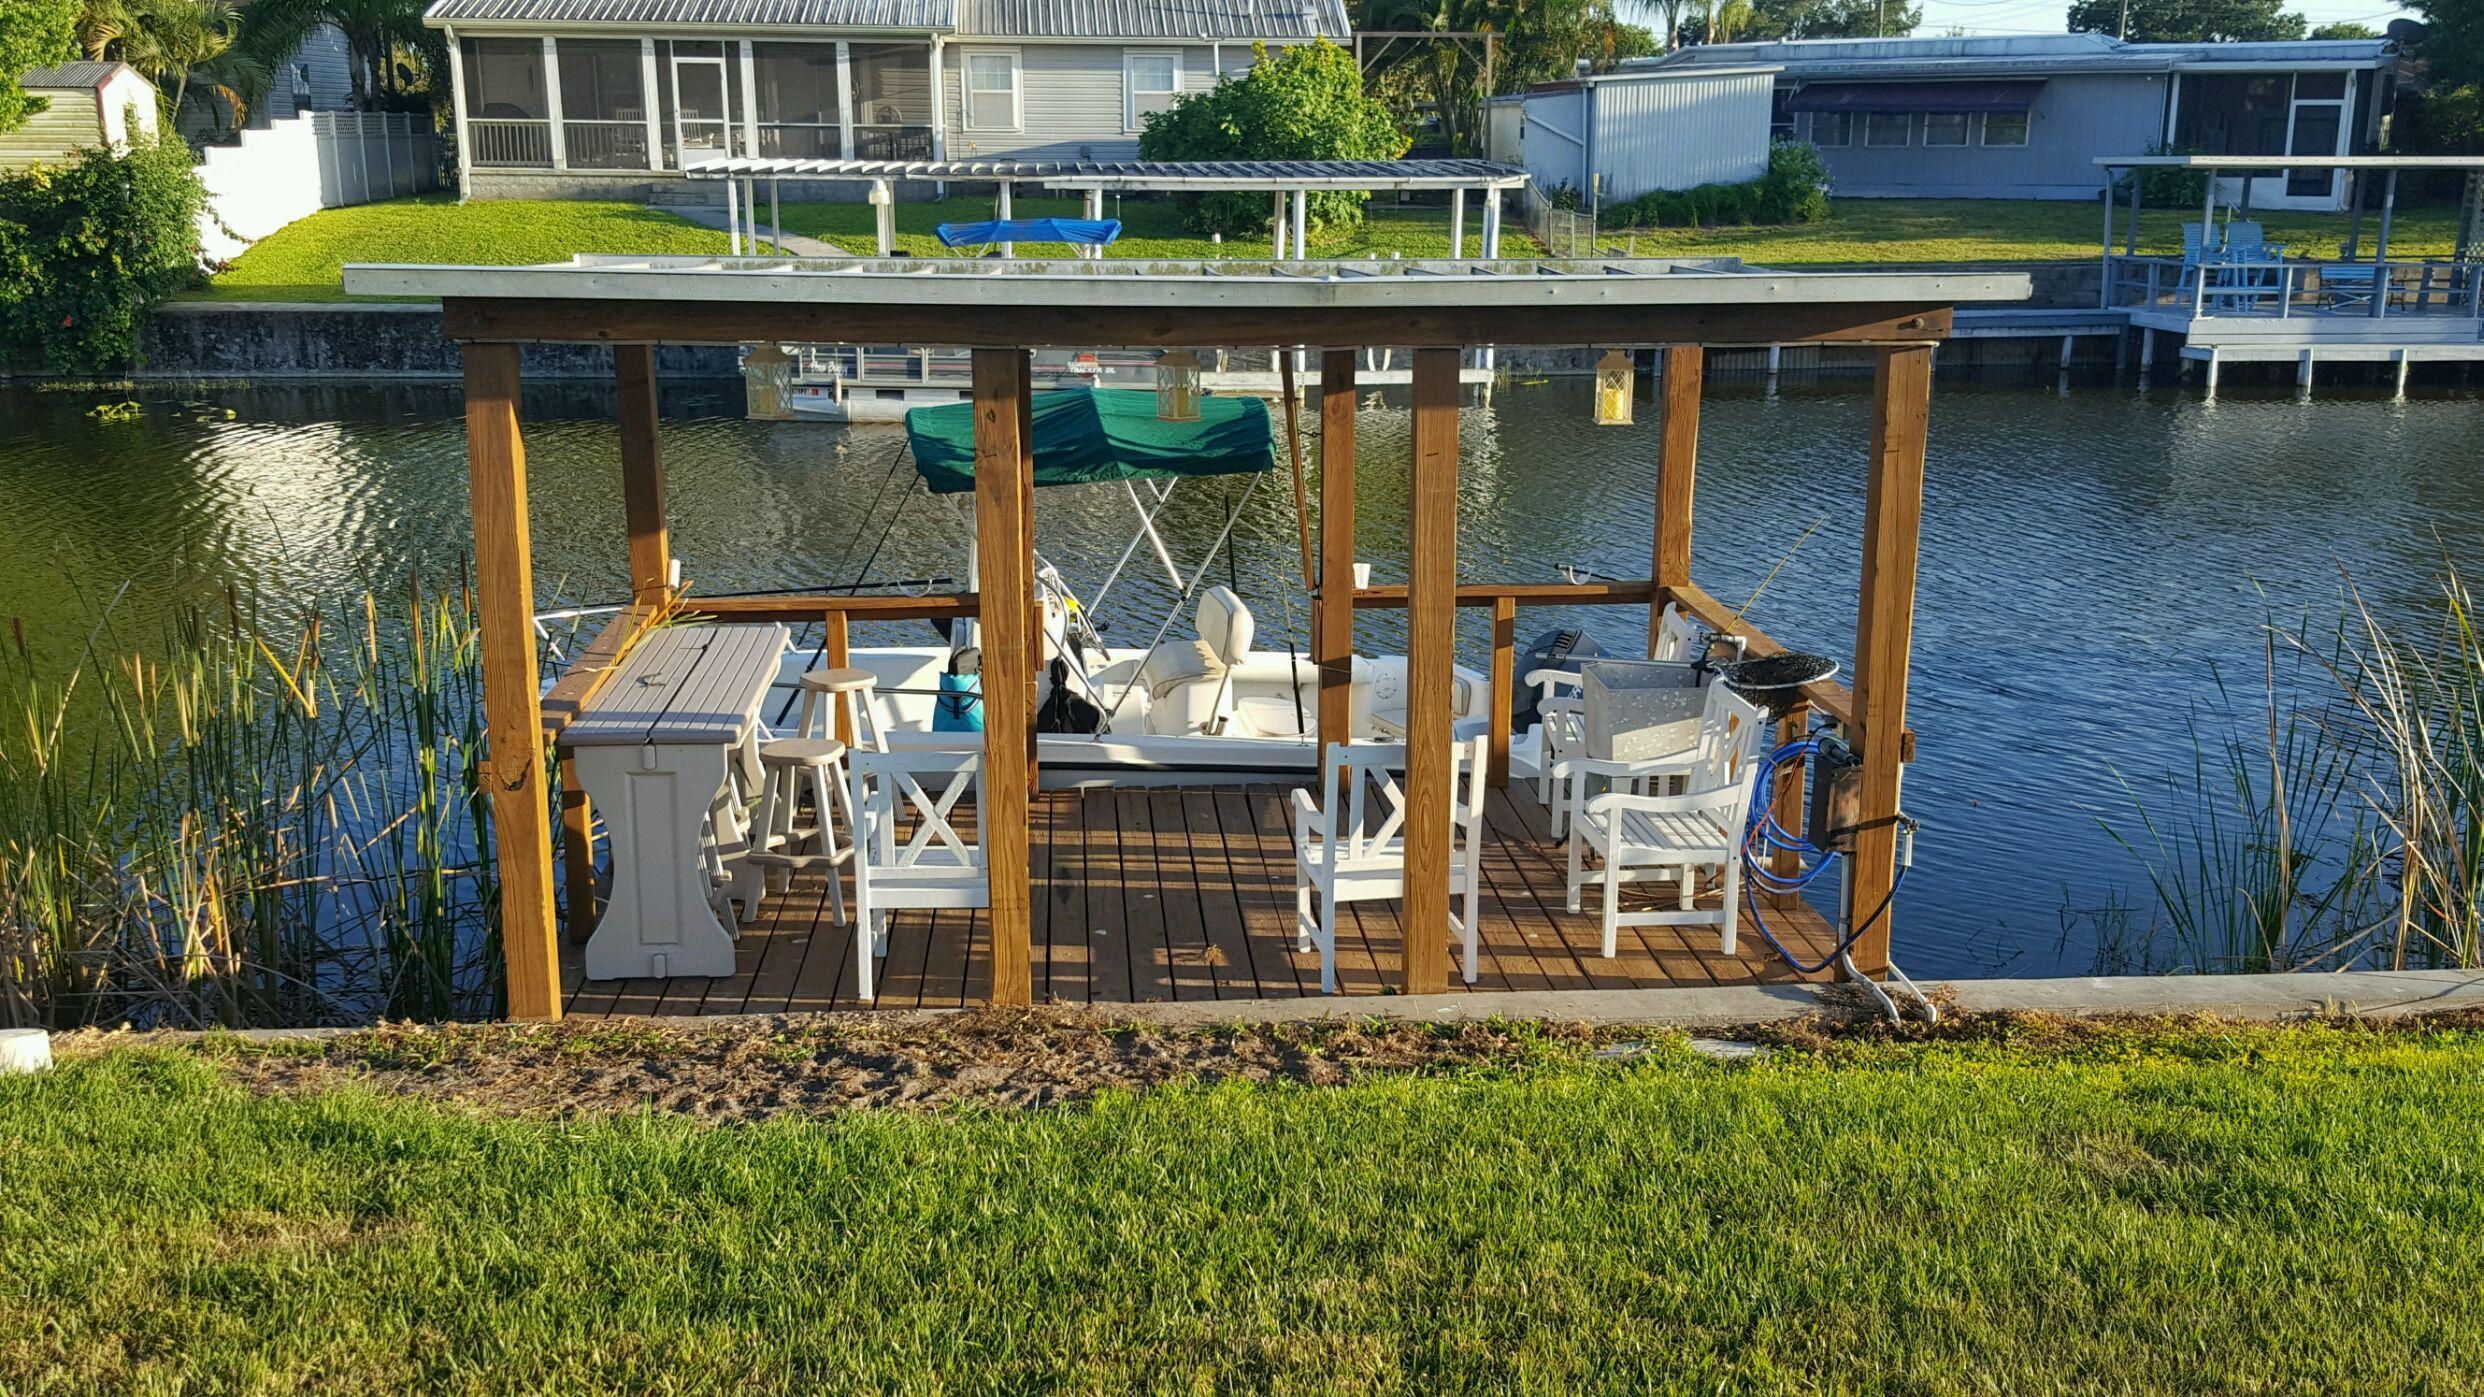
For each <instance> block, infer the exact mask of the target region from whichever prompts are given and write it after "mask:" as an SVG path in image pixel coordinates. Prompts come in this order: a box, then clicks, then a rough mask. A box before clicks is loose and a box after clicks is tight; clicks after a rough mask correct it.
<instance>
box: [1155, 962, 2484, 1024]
mask: <svg viewBox="0 0 2484 1397" xmlns="http://www.w3.org/2000/svg"><path fill="white" fill-rule="evenodd" d="M1924 992H1925V993H1927V994H1929V995H1931V996H1932V998H1933V999H1934V1001H1935V1002H1937V1003H1938V1004H1939V1005H1940V1006H1941V1009H1942V1012H1944V1013H1953V1012H1954V1013H1970V1014H1976V1013H2004V1012H2011V1011H2017V1012H2035V1013H2046V1014H2059V1015H2062V1016H2064V1017H2069V1018H2102V1017H2110V1016H2117V1015H2128V1014H2209V1015H2213V1016H2215V1017H2218V1018H2226V1019H2248V1020H2258V1021H2262V1022H2275V1021H2281V1020H2286V1019H2300V1018H2309V1017H2313V1016H2321V1015H2359V1016H2364V1017H2370V1018H2394V1017H2398V1016H2400V1015H2405V1014H2431V1013H2441V1012H2444V1011H2447V1010H2452V1009H2484V972H2477V971H2470V970H2373V971H2354V972H2349V973H2346V974H2337V975H2125V976H2110V977H2094V978H2089V979H2060V980H1948V981H1942V982H1938V983H1926V984H1925V985H1924ZM1867 1002H1868V1001H1867V1000H1866V997H1865V996H1864V994H1863V992H1862V991H1861V990H1860V989H1859V988H1857V987H1855V986H1851V985H1835V984H1826V985H1814V984H1798V985H1750V986H1735V987H1733V988H1718V989H1663V990H1573V991H1568V992H1564V993H1557V994H1473V993H1468V994H1433V995H1387V996H1371V995H1357V996H1355V997H1353V998H1350V999H1340V998H1330V999H1257V1000H1249V999H1245V1000H1223V1001H1210V1002H1199V1003H1172V1004H1138V1005H1117V1006H1114V1008H1113V1010H1112V1012H1113V1013H1115V1014H1116V1015H1120V1014H1127V1015H1128V1016H1129V1017H1131V1018H1135V1019H1144V1020H1146V1021H1148V1022H1150V1023H1161V1024H1168V1025H1173V1024H1194V1025H1206V1024H1224V1023H1287V1022H1300V1021H1305V1020H1316V1019H1323V1018H1348V1019H1353V1018H1374V1017H1386V1018H1392V1019H1422V1020H1427V1021H1431V1022H1435V1023H1461V1022H1467V1021H1471V1020H1478V1019H1490V1018H1510V1019H1557V1020H1562V1021H1566V1022H1574V1023H1575V1022H1585V1023H1608V1024H1646V1025H1649V1026H1651V1027H1658V1028H1723V1027H1729V1026H1731V1025H1735V1024H1747V1023H1768V1022H1773V1021H1776V1020H1780V1019H1796V1018H1801V1017H1802V1016H1804V1015H1806V1014H1815V1013H1834V1014H1852V1013H1855V1012H1858V1011H1860V1010H1861V1008H1862V1007H1863V1005H1864V1004H1866V1003H1867Z"/></svg>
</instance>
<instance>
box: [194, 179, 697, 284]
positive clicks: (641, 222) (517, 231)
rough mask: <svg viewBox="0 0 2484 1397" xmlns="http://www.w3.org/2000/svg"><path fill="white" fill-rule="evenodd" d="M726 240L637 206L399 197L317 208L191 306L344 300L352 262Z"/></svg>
mask: <svg viewBox="0 0 2484 1397" xmlns="http://www.w3.org/2000/svg"><path fill="white" fill-rule="evenodd" d="M729 245H730V244H728V243H727V241H726V239H725V235H724V234H723V233H721V232H718V231H716V230H715V229H712V228H701V227H699V226H698V225H697V224H694V223H691V222H689V221H688V220H686V219H682V218H677V217H675V216H674V215H672V214H669V213H661V212H658V211H656V210H654V209H648V208H643V207H641V206H639V205H637V204H624V203H612V202H598V201H587V200H570V199H510V200H487V201H483V202H478V203H472V204H460V203H458V202H457V201H456V199H455V197H454V196H450V195H437V196H432V197H427V198H421V199H395V200H390V201H389V202H386V203H379V204H362V205H358V206H356V207H354V208H347V209H323V210H321V211H320V212H318V213H315V214H312V215H311V216H310V217H308V218H305V219H302V220H301V221H299V222H296V223H291V224H288V225H286V226H285V227H283V228H280V229H278V230H276V231H275V232H274V233H271V234H269V235H268V236H267V237H265V238H262V239H260V240H259V241H258V242H256V243H254V244H252V245H251V246H250V247H249V248H248V249H247V250H246V251H244V252H243V253H242V255H241V256H239V257H237V258H235V259H234V260H233V265H232V266H231V267H230V268H228V269H227V270H225V271H223V272H220V273H218V274H217V275H216V276H215V277H214V279H213V280H212V281H211V282H210V283H209V285H208V286H207V287H205V288H204V289H202V290H200V291H198V292H196V293H193V298H194V299H200V300H210V301H342V300H345V299H347V297H346V295H345V292H344V288H343V286H342V285H341V284H340V278H341V276H342V274H343V269H344V266H345V264H346V263H348V262H415V263H442V262H473V263H487V264H492V265H519V264H523V263H529V262H562V261H567V260H568V258H569V255H570V254H571V253H574V252H647V253H721V252H723V251H725V250H726V248H727V247H728V246H729Z"/></svg>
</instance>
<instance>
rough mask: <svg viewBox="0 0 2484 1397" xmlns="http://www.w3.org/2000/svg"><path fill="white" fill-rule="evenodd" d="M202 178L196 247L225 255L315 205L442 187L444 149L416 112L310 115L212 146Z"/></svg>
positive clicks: (203, 160) (366, 200) (211, 256)
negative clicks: (204, 189) (202, 205)
mask: <svg viewBox="0 0 2484 1397" xmlns="http://www.w3.org/2000/svg"><path fill="white" fill-rule="evenodd" d="M198 177H199V182H200V183H202V184H204V185H205V186H206V187H207V212H206V213H205V214H203V215H201V216H200V218H199V248H200V251H201V252H202V253H203V254H204V255H205V256H206V257H207V258H208V259H209V260H211V261H225V260H228V259H230V258H232V257H235V256H237V255H239V254H240V252H241V250H242V249H243V248H245V247H248V246H249V245H250V244H251V243H254V242H256V241H258V240H259V239H261V238H264V237H266V236H267V235H268V234H270V233H273V232H275V231H276V230H277V229H279V228H282V227H284V226H285V225H286V224H288V223H291V222H293V221H294V220H295V219H297V218H303V217H307V216H308V215H310V214H313V213H317V212H318V211H319V210H321V209H338V208H344V207H346V206H347V205H349V204H368V203H372V202H374V201H376V200H380V199H399V198H403V197H405V196H407V195H410V194H423V193H428V192H429V191H431V190H434V189H437V188H439V187H440V149H439V142H438V140H437V138H436V137H434V136H433V134H432V131H431V121H430V119H429V118H428V117H424V116H420V115H417V114H415V113H412V112H307V113H304V114H303V115H301V116H297V117H291V118H288V119H286V120H284V121H279V122H275V123H273V124H271V125H269V126H268V127H267V128H266V129H264V130H258V131H244V132H242V134H241V140H240V141H239V143H237V144H234V145H229V146H210V147H208V149H207V153H206V154H205V155H204V156H203V157H201V158H200V160H199V165H198Z"/></svg>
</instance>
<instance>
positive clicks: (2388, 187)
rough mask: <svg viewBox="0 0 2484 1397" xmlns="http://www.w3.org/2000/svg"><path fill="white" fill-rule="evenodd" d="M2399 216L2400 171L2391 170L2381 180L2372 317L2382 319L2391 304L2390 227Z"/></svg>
mask: <svg viewBox="0 0 2484 1397" xmlns="http://www.w3.org/2000/svg"><path fill="white" fill-rule="evenodd" d="M2397 217H2398V172H2397V171H2396V170H2391V171H2390V172H2389V174H2388V176H2387V177H2386V178H2385V179H2383V180H2382V181H2381V221H2380V237H2379V238H2378V239H2377V240H2376V241H2375V242H2374V243H2373V245H2372V260H2373V262H2374V264H2375V265H2374V266H2373V268H2372V318H2373V319H2374V320H2378V319H2380V318H2381V317H2382V316H2383V315H2385V314H2387V313H2388V306H2389V229H2390V225H2391V224H2392V223H2394V222H2396V221H2397Z"/></svg>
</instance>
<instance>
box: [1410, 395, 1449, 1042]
mask: <svg viewBox="0 0 2484 1397" xmlns="http://www.w3.org/2000/svg"><path fill="white" fill-rule="evenodd" d="M1458 358H1459V352H1458V351H1457V350H1454V349H1418V350H1416V351H1415V352H1414V479H1413V481H1412V482H1411V485H1412V488H1411V490H1410V491H1409V493H1410V494H1411V495H1412V496H1413V498H1414V506H1413V511H1412V513H1413V516H1414V517H1413V521H1412V526H1411V528H1410V529H1409V531H1408V546H1407V560H1406V562H1407V575H1406V821H1405V830H1406V897H1405V902H1404V910H1405V917H1404V924H1405V963H1404V966H1403V968H1402V975H1403V983H1404V987H1405V991H1406V993H1408V994H1438V993H1440V992H1441V991H1443V990H1445V989H1447V988H1449V810H1450V804H1451V800H1452V794H1451V792H1452V778H1453V777H1454V776H1455V774H1456V770H1455V767H1454V766H1453V765H1452V762H1451V756H1450V751H1449V747H1450V732H1449V726H1450V723H1451V721H1452V719H1451V716H1450V709H1451V705H1450V701H1449V689H1450V680H1451V677H1452V676H1451V670H1452V667H1453V666H1454V664H1455V662H1456V659H1457V654H1456V650H1457V608H1458V599H1457V592H1458Z"/></svg>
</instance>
